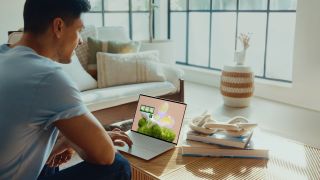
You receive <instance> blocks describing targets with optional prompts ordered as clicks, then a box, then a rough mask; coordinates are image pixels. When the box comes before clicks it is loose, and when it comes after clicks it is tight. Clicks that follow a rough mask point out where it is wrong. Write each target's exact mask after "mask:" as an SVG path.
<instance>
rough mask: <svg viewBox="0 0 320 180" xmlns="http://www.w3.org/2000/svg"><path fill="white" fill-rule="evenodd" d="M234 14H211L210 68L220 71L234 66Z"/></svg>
mask: <svg viewBox="0 0 320 180" xmlns="http://www.w3.org/2000/svg"><path fill="white" fill-rule="evenodd" d="M235 34H236V13H213V14H212V41H211V43H212V44H211V63H210V67H213V68H219V69H222V67H223V65H227V64H234V63H233V59H234V58H233V55H234V48H235V38H236V37H235Z"/></svg>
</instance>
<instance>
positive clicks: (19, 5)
mask: <svg viewBox="0 0 320 180" xmlns="http://www.w3.org/2000/svg"><path fill="white" fill-rule="evenodd" d="M24 2H25V0H1V6H0V44H3V43H6V42H7V40H8V31H12V30H17V29H19V28H21V27H23V5H24Z"/></svg>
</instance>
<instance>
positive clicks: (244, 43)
mask: <svg viewBox="0 0 320 180" xmlns="http://www.w3.org/2000/svg"><path fill="white" fill-rule="evenodd" d="M251 35H252V33H241V34H240V36H239V37H238V39H239V40H240V42H241V43H242V46H243V50H244V51H245V50H247V49H248V48H249V46H250V44H249V41H250V38H251Z"/></svg>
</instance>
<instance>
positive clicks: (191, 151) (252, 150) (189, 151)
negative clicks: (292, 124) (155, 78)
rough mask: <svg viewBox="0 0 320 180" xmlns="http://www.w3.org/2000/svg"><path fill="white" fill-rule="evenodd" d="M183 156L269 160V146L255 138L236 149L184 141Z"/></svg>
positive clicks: (182, 145)
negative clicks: (243, 146)
mask: <svg viewBox="0 0 320 180" xmlns="http://www.w3.org/2000/svg"><path fill="white" fill-rule="evenodd" d="M180 148H181V154H182V155H183V156H209V157H235V158H262V159H268V158H269V149H268V146H267V145H266V144H265V143H264V141H263V139H260V138H259V137H254V138H252V139H251V140H250V142H249V143H248V145H247V146H246V147H245V148H235V147H228V146H220V145H216V144H208V143H203V142H199V141H193V140H187V139H184V140H183V141H182V143H181V144H180Z"/></svg>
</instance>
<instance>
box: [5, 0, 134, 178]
mask: <svg viewBox="0 0 320 180" xmlns="http://www.w3.org/2000/svg"><path fill="white" fill-rule="evenodd" d="M89 10H90V4H89V2H88V1H87V0H26V3H25V6H24V13H23V17H24V34H23V37H22V39H21V40H20V41H19V42H18V43H17V44H14V45H10V46H9V45H6V44H5V45H2V46H0V144H1V149H0V179H4V180H5V179H28V180H29V179H130V178H131V172H130V165H129V163H128V161H127V160H126V159H124V158H123V157H122V156H121V155H119V154H118V153H117V152H116V150H115V147H114V145H125V143H126V144H128V145H129V146H130V145H131V144H132V142H131V140H130V139H129V138H128V137H127V136H126V134H125V133H124V132H121V131H119V130H115V131H109V132H106V131H105V130H104V128H103V127H102V125H101V124H100V123H99V122H98V121H97V119H96V118H95V117H94V116H93V115H92V114H91V113H90V112H89V111H88V109H87V108H86V106H85V105H84V104H83V102H82V100H81V97H80V93H79V90H78V89H77V87H76V86H75V84H74V83H73V82H72V80H71V79H70V78H69V77H68V76H67V75H66V74H65V73H64V72H63V71H62V69H61V68H60V67H59V66H58V65H57V64H56V63H55V62H53V61H57V62H59V63H70V61H71V60H70V59H71V56H72V53H73V51H74V49H75V48H76V47H77V45H78V44H81V43H82V39H81V38H80V31H81V30H82V29H83V28H84V25H83V22H82V20H81V13H84V12H87V11H89ZM59 132H60V134H61V138H59V140H58V141H57V137H58V134H59ZM74 151H76V152H77V153H78V154H79V155H80V156H81V157H82V158H83V159H84V162H81V163H79V164H77V165H75V166H72V167H70V168H67V169H65V170H62V171H57V168H56V167H58V166H59V165H60V164H62V163H64V162H67V161H68V160H69V159H70V158H71V156H72V154H73V152H74ZM43 167H44V168H43ZM41 170H42V171H41Z"/></svg>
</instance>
